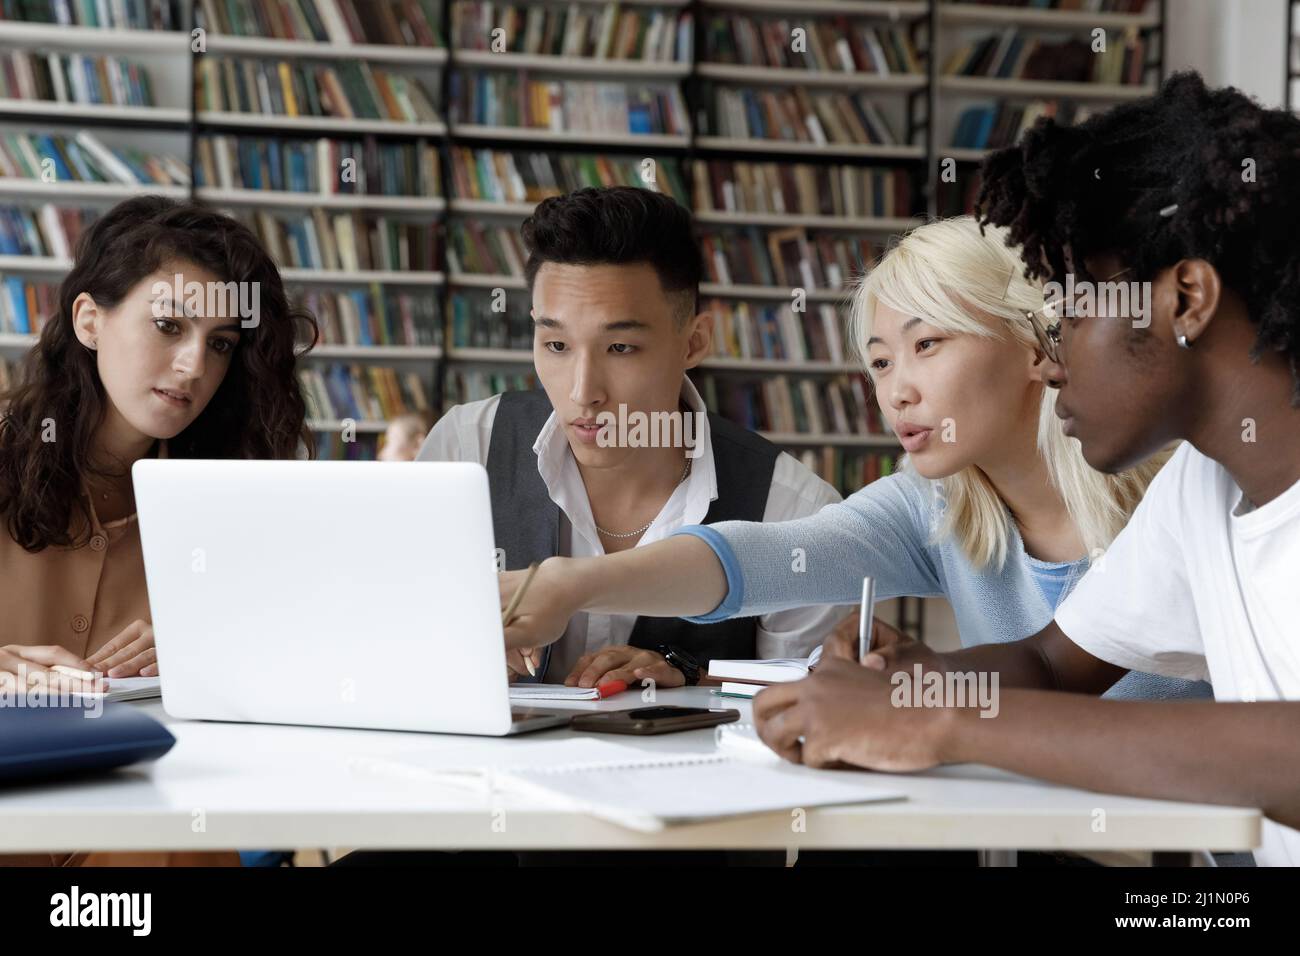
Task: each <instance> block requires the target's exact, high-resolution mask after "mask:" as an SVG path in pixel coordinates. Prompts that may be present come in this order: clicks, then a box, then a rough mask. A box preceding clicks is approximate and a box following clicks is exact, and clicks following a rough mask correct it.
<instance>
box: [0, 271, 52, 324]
mask: <svg viewBox="0 0 1300 956" xmlns="http://www.w3.org/2000/svg"><path fill="white" fill-rule="evenodd" d="M58 305H59V287H58V286H57V285H55V284H54V283H51V282H32V281H30V280H27V279H23V278H21V277H19V276H5V277H4V280H3V288H0V332H4V333H6V334H9V335H32V334H34V333H39V332H40V331H41V329H43V328H44V327H45V320H46V319H47V318H48V317H49V316H51V315H54V313H55V311H56V310H57V308H58Z"/></svg>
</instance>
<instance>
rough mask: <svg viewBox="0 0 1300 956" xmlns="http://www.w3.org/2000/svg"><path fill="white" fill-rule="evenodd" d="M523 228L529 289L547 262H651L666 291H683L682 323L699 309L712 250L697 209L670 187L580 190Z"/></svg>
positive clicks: (550, 204) (540, 207)
mask: <svg viewBox="0 0 1300 956" xmlns="http://www.w3.org/2000/svg"><path fill="white" fill-rule="evenodd" d="M519 234H520V236H522V238H523V241H524V247H525V248H526V249H527V250H528V262H527V263H526V264H525V265H524V277H525V278H526V279H527V280H528V291H529V292H532V290H533V282H534V281H535V280H536V278H537V270H538V269H540V268H541V267H542V264H543V263H546V262H559V263H565V264H568V265H583V266H587V265H603V264H611V265H627V264H631V263H637V262H648V263H649V264H650V265H651V266H652V267H653V268H654V270H655V274H656V275H658V276H659V284H660V285H662V286H663V289H664V292H665V293H667V294H668V295H669V296H674V295H677V294H680V295H681V303H680V305H679V306H678V308H677V309H676V310H675V312H676V318H677V324H678V327H680V326H682V325H684V324H685V323H686V321H687V320H688V319H689V318H690V317H691V316H693V315H695V314H696V313H697V312H698V311H699V303H700V282H701V280H702V279H703V277H704V254H703V252H702V251H701V248H700V242H699V239H698V238H697V237H696V235H695V224H694V222H693V220H692V217H691V211H690V210H689V209H687V208H686V207H685V206H683V205H681V204H680V203H678V202H677V201H676V200H674V199H671V198H669V197H668V196H665V195H664V194H663V193H657V192H653V191H651V190H649V189H642V188H640V187H638V186H599V187H597V186H588V187H586V188H584V189H575V190H574V191H573V192H571V193H568V194H567V195H564V196H552V197H550V198H549V199H543V200H542V201H541V202H540V203H538V204H537V208H536V209H535V210H533V214H532V215H531V216H529V217H528V218H527V219H525V220H524V224H523V225H522V226H521V227H520V228H519ZM687 293H689V295H688V294H687ZM688 305H689V307H690V312H689V313H688V312H687V311H686V308H687V306H688Z"/></svg>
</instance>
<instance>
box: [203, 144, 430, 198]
mask: <svg viewBox="0 0 1300 956" xmlns="http://www.w3.org/2000/svg"><path fill="white" fill-rule="evenodd" d="M194 173H195V177H196V180H197V182H198V184H199V185H200V186H210V187H219V188H222V189H265V190H273V191H276V192H296V193H301V192H310V193H325V194H328V195H375V196H438V195H440V194H441V192H442V173H441V160H440V158H439V153H438V148H437V146H436V145H433V144H430V143H429V142H428V141H427V140H424V139H418V140H415V141H414V142H391V141H388V140H383V141H380V140H377V139H375V137H374V136H366V137H364V138H362V139H360V140H338V139H330V138H327V137H321V138H320V139H289V138H280V137H268V136H225V135H204V136H200V137H199V139H198V142H197V144H196V147H195V167H194Z"/></svg>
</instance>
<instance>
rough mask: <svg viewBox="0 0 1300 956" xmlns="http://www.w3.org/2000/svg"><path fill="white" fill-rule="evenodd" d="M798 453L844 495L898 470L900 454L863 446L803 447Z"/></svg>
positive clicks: (810, 466) (797, 455)
mask: <svg viewBox="0 0 1300 956" xmlns="http://www.w3.org/2000/svg"><path fill="white" fill-rule="evenodd" d="M795 457H797V458H798V459H799V460H800V461H801V462H803V464H804V466H805V467H807V468H808V470H809V471H811V472H814V473H815V474H816V475H818V476H819V477H820V478H821V479H822V481H824V482H826V483H827V484H829V485H831V486H832V487H833V488H835V490H836V491H838V492H839V493H840V494H841V495H843V496H844V497H846V498H847V497H848V496H849V495H851V494H853V492H855V491H857V490H858V489H859V488H865V487H866V486H867V485H869V484H871V483H872V482H873V481H876V480H877V479H879V478H884V477H887V476H888V475H892V474H893V473H894V472H895V471H897V470H898V467H899V463H900V461H901V459H902V457H903V456H902V455H900V454H898V453H896V452H882V451H876V450H874V449H863V448H837V447H834V446H830V445H826V446H823V447H821V448H805V449H803V450H802V451H800V452H798V453H797V454H796V455H795Z"/></svg>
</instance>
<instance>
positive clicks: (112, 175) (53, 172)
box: [0, 130, 190, 186]
mask: <svg viewBox="0 0 1300 956" xmlns="http://www.w3.org/2000/svg"><path fill="white" fill-rule="evenodd" d="M4 176H13V177H21V178H27V179H40V180H45V181H47V182H48V181H50V176H53V177H54V180H55V181H58V182H83V183H126V184H130V185H138V184H151V185H157V186H188V185H189V183H190V168H189V164H187V163H184V162H182V161H181V160H180V158H179V157H176V156H172V155H170V154H168V153H163V152H159V151H157V150H149V151H147V152H146V151H145V150H140V149H134V148H132V147H129V146H118V147H110V146H107V145H105V144H104V142H103V141H102V140H100V139H99V137H97V136H95V135H94V134H93V133H91V132H90V131H89V130H82V131H81V132H79V133H77V134H76V135H75V136H61V135H59V134H57V133H51V134H42V133H18V132H9V133H0V177H4Z"/></svg>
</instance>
